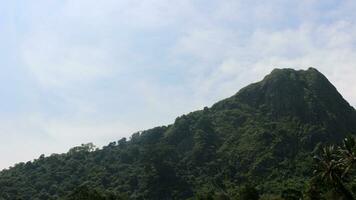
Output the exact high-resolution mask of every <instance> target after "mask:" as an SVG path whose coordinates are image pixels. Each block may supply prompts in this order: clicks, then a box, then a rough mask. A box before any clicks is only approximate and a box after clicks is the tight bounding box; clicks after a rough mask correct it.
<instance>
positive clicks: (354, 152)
mask: <svg viewBox="0 0 356 200" xmlns="http://www.w3.org/2000/svg"><path fill="white" fill-rule="evenodd" d="M339 153H340V155H341V160H340V161H341V162H342V163H343V165H344V172H343V174H342V177H343V178H344V177H346V176H348V175H350V171H351V170H352V169H354V167H355V166H356V140H355V138H354V137H351V136H349V137H346V138H345V139H344V141H343V144H342V147H340V148H339Z"/></svg>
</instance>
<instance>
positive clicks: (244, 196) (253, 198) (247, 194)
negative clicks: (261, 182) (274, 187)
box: [240, 185, 260, 200]
mask: <svg viewBox="0 0 356 200" xmlns="http://www.w3.org/2000/svg"><path fill="white" fill-rule="evenodd" d="M258 199H260V195H259V193H258V191H257V190H256V188H255V187H253V186H251V185H245V186H244V187H243V188H242V189H241V191H240V200H258Z"/></svg>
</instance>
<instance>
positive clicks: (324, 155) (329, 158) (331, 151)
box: [314, 139, 355, 200]
mask: <svg viewBox="0 0 356 200" xmlns="http://www.w3.org/2000/svg"><path fill="white" fill-rule="evenodd" d="M345 141H346V143H345ZM350 143H352V142H350V139H347V140H346V139H345V140H344V146H345V145H347V146H348V148H349V147H350V145H351V147H352V144H350ZM348 148H344V147H340V148H335V147H334V146H326V147H323V148H322V149H321V153H320V154H319V155H318V156H315V157H314V159H315V160H316V161H317V163H318V166H317V169H316V170H315V171H314V173H315V174H316V175H317V176H318V177H319V178H321V180H323V181H326V182H327V183H329V184H330V185H331V186H333V188H334V189H335V191H337V192H338V193H339V194H341V195H343V196H344V197H345V198H346V199H347V200H354V198H353V195H352V193H351V192H350V191H349V190H348V189H347V188H346V186H345V185H344V181H345V178H346V176H347V175H348V172H349V171H350V169H351V167H352V165H353V164H351V165H350V164H349V163H350V159H351V161H352V162H354V160H353V159H354V157H353V158H351V157H352V155H353V156H354V155H355V154H350V151H349V150H348ZM352 148H353V147H352ZM352 148H351V149H352ZM346 155H347V156H346Z"/></svg>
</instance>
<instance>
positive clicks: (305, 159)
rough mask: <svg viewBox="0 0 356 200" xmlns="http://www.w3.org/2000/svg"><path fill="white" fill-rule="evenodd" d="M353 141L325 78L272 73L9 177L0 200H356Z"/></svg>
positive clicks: (21, 167)
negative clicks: (208, 103)
mask: <svg viewBox="0 0 356 200" xmlns="http://www.w3.org/2000/svg"><path fill="white" fill-rule="evenodd" d="M348 135H351V136H352V135H353V136H355V135H356V111H355V109H354V108H353V107H351V106H350V105H349V104H348V103H347V102H346V101H345V100H344V99H343V97H342V96H341V95H340V94H339V93H338V92H337V90H336V88H335V87H334V86H333V85H332V84H331V83H330V82H329V81H328V80H327V78H326V77H325V76H323V75H322V74H321V73H320V72H318V71H317V70H316V69H313V68H310V69H308V70H305V71H303V70H300V71H295V70H293V69H276V70H274V71H273V72H272V73H271V74H269V75H267V76H266V77H265V78H264V79H263V80H262V81H261V82H258V83H254V84H251V85H249V86H247V87H245V88H243V89H241V90H240V91H239V92H238V93H237V94H235V95H234V96H232V97H230V98H228V99H225V100H223V101H220V102H218V103H216V104H214V105H213V106H212V107H210V108H207V107H206V108H204V109H203V110H200V111H196V112H192V113H189V114H187V115H183V116H181V117H178V118H177V119H176V120H175V122H174V123H173V124H172V125H169V126H162V127H156V128H153V129H150V130H146V131H142V132H137V133H134V134H133V135H132V136H131V138H130V139H129V140H127V139H126V138H122V139H120V140H118V141H115V142H112V143H110V144H108V145H107V146H104V147H103V148H101V149H97V148H96V147H95V146H94V145H93V144H83V145H82V146H78V147H74V148H72V149H70V150H69V151H68V152H67V153H64V154H53V155H50V156H48V157H46V156H44V155H42V156H40V157H39V158H38V159H35V160H34V161H31V162H27V163H19V164H17V165H15V166H14V167H11V168H9V169H6V170H3V171H2V172H0V199H5V200H8V199H10V200H12V199H41V200H42V199H43V200H47V199H64V200H65V199H68V200H69V199H89V200H90V199H221V200H225V199H226V200H227V199H242V200H246V199H248V200H254V199H256V200H257V199H265V200H267V199H270V200H272V199H275V200H278V199H285V200H294V199H302V198H304V199H325V200H327V199H350V198H351V199H353V198H354V197H355V196H354V197H352V195H355V194H356V178H355V175H354V169H355V165H354V161H355V160H353V159H355V158H354V157H352V156H355V154H356V153H355V145H354V144H352V142H350V141H354V139H352V137H348V139H345V140H344V138H346V137H347V136H348ZM329 145H336V146H329ZM352 145H353V146H352ZM350 149H351V150H350ZM352 152H353V153H352ZM314 155H316V156H315V158H313V156H314ZM350 195H351V197H350Z"/></svg>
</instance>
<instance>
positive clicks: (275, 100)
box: [213, 68, 356, 127]
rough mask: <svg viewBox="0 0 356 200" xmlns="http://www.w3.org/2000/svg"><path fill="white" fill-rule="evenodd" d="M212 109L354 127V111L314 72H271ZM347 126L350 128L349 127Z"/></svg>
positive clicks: (327, 82)
mask: <svg viewBox="0 0 356 200" xmlns="http://www.w3.org/2000/svg"><path fill="white" fill-rule="evenodd" d="M213 107H214V108H219V107H220V108H222V109H234V108H241V107H248V108H249V109H252V110H254V111H255V112H256V113H263V114H264V115H268V117H269V118H270V119H274V120H280V119H283V118H284V119H285V118H288V119H291V118H293V119H298V120H300V121H302V122H310V123H314V124H317V123H319V122H320V121H323V122H325V121H330V122H331V121H333V120H334V119H336V118H337V119H339V120H340V119H341V121H343V122H341V121H339V122H337V123H345V124H348V125H345V127H346V126H347V127H350V126H351V127H354V125H351V124H353V123H354V122H355V121H356V116H355V112H354V109H353V108H352V107H351V106H350V105H349V104H348V103H347V101H346V100H345V99H344V98H343V97H342V96H341V94H340V93H339V92H338V91H337V89H336V88H335V87H334V86H333V85H332V84H331V83H330V82H329V80H328V79H327V78H326V77H325V76H324V75H323V74H322V73H321V72H319V71H318V70H317V69H315V68H309V69H307V70H294V69H289V68H285V69H274V70H273V71H272V72H271V73H270V74H268V75H267V76H266V77H265V78H264V79H263V80H262V81H260V82H257V83H253V84H251V85H249V86H247V87H245V88H242V89H241V90H240V91H239V92H238V93H237V94H235V95H234V96H233V97H231V98H229V99H226V100H224V101H222V102H219V103H217V104H215V105H214V106H213ZM349 124H350V126H349Z"/></svg>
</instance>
